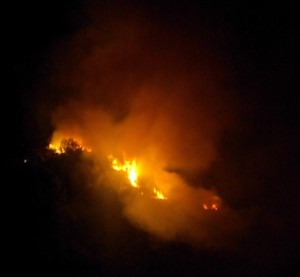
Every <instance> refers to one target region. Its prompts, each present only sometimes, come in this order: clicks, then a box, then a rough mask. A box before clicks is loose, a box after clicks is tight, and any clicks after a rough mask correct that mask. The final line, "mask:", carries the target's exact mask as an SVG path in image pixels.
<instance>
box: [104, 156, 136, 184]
mask: <svg viewBox="0 0 300 277" xmlns="http://www.w3.org/2000/svg"><path fill="white" fill-rule="evenodd" d="M108 159H109V160H111V161H112V168H113V169H114V170H116V171H123V172H126V173H127V176H128V179H129V181H130V184H131V185H132V186H133V187H135V188H138V187H139V186H138V184H137V179H138V172H137V166H136V161H135V160H132V161H129V160H125V162H124V163H120V162H119V161H118V160H117V159H116V158H114V157H113V156H112V155H109V156H108Z"/></svg>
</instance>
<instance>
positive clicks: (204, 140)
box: [51, 12, 237, 244]
mask: <svg viewBox="0 0 300 277" xmlns="http://www.w3.org/2000/svg"><path fill="white" fill-rule="evenodd" d="M109 15H110V18H109V19H107V18H106V19H107V21H105V22H104V21H101V20H99V22H100V23H99V22H98V21H97V20H94V21H93V24H92V26H89V27H85V28H83V29H82V30H81V31H80V32H79V33H78V34H76V35H75V36H74V37H73V38H72V39H70V40H69V41H68V42H66V43H64V44H63V45H62V46H61V48H60V49H59V51H58V52H59V54H58V55H56V56H55V57H56V58H55V59H54V69H55V72H56V73H55V74H53V75H51V80H52V81H53V85H52V86H53V89H55V90H56V91H58V92H59V93H61V95H62V96H61V99H60V100H61V102H60V103H59V105H58V107H57V108H56V110H55V112H54V113H53V124H54V126H55V131H54V138H56V137H64V136H66V137H75V138H78V139H80V141H81V142H82V144H83V145H86V146H88V147H89V148H91V149H92V153H91V155H92V157H93V158H94V159H95V160H96V161H99V164H100V163H102V162H103V161H105V160H106V159H107V157H108V155H112V157H115V158H116V159H117V160H120V159H122V157H123V155H126V156H127V157H129V159H130V160H133V159H136V161H137V165H138V166H139V176H141V178H142V180H141V182H142V183H143V184H144V186H145V187H147V186H149V187H151V188H152V190H153V192H154V193H157V196H159V195H160V194H159V193H161V195H164V196H166V198H167V200H166V201H159V200H158V199H154V198H151V197H147V195H141V194H140V193H137V194H135V193H133V194H120V197H121V199H122V202H123V203H124V214H125V215H126V216H127V217H128V219H129V220H130V221H131V222H132V223H133V224H135V225H136V226H138V227H140V228H142V229H144V230H146V231H149V232H151V233H153V234H155V235H157V236H159V237H162V238H165V239H180V240H185V241H196V242H203V241H206V242H207V243H208V244H213V243H212V241H217V240H219V242H220V241H221V240H222V239H221V237H222V233H224V234H225V233H226V236H227V237H228V234H229V233H231V232H234V230H235V228H236V227H237V226H236V225H237V222H236V216H235V215H234V213H233V212H232V211H231V210H230V209H229V208H227V207H226V203H224V201H222V199H221V197H220V195H218V191H217V185H216V187H213V188H209V189H208V188H205V185H206V184H204V183H202V181H201V180H200V179H199V180H196V183H195V182H194V183H193V184H191V183H190V182H189V181H188V180H189V178H188V177H189V176H191V175H195V174H198V175H199V174H201V173H203V172H205V171H206V170H207V169H209V167H210V166H211V165H212V163H213V162H214V161H215V160H217V159H218V153H217V148H216V146H217V143H218V140H219V138H220V136H221V134H222V131H223V130H225V129H226V128H227V127H230V125H231V124H232V122H233V118H234V105H233V91H231V90H230V89H228V87H225V85H224V84H225V83H226V82H227V83H228V82H230V81H231V80H230V78H231V77H230V70H229V68H226V66H225V64H226V57H224V56H223V54H224V53H222V51H221V52H220V51H218V50H217V49H218V47H217V46H216V45H218V40H217V38H213V36H211V35H210V36H209V35H207V34H208V33H209V30H207V29H206V28H204V27H203V30H201V35H200V34H199V33H198V34H197V36H196V37H195V36H194V35H193V34H192V32H190V33H189V34H187V35H186V34H185V31H183V30H176V28H174V29H173V28H172V27H171V26H164V24H163V22H157V21H155V20H154V19H151V18H149V15H148V18H143V15H142V13H137V14H135V13H134V12H131V13H129V14H127V15H126V16H124V17H123V16H120V15H118V16H114V15H113V13H109ZM101 24H102V25H101ZM166 25H168V24H166ZM115 163H116V162H115ZM115 166H116V164H115ZM126 170H127V169H126ZM126 170H123V171H126ZM96 171H97V169H96ZM99 174H100V173H99ZM107 174H116V172H115V171H113V170H111V171H109V173H107ZM99 180H103V178H101V176H100V178H99ZM108 182H109V181H108ZM99 183H100V181H99ZM135 184H136V183H135ZM149 184H150V185H149ZM98 185H102V184H98ZM154 189H155V191H154ZM158 198H159V197H158ZM219 242H218V243H219ZM216 244H217V243H216Z"/></svg>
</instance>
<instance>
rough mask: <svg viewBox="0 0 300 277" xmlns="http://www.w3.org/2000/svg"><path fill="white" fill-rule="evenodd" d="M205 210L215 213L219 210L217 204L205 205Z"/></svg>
mask: <svg viewBox="0 0 300 277" xmlns="http://www.w3.org/2000/svg"><path fill="white" fill-rule="evenodd" d="M203 209H204V210H213V211H217V210H219V208H218V206H217V204H211V205H208V204H203Z"/></svg>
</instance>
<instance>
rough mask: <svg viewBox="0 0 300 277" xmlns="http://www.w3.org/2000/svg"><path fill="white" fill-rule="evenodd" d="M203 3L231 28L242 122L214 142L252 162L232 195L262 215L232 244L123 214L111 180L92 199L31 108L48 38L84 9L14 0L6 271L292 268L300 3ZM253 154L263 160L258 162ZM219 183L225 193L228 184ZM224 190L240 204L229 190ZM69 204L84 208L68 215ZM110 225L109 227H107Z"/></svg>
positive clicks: (192, 272) (262, 271) (6, 102)
mask: <svg viewBox="0 0 300 277" xmlns="http://www.w3.org/2000/svg"><path fill="white" fill-rule="evenodd" d="M144 2H145V3H144V5H145V7H147V8H150V7H151V8H152V9H153V11H154V12H157V13H158V14H160V15H159V16H164V15H165V14H167V13H168V15H169V14H170V12H171V13H172V12H173V13H174V15H176V16H179V18H181V20H183V19H184V18H185V15H184V13H185V12H187V11H189V12H192V13H193V14H194V15H195V14H196V15H197V11H198V9H199V7H200V5H199V4H198V6H197V5H196V4H194V3H192V1H188V2H185V4H184V6H183V7H181V5H180V4H171V2H172V1H166V2H164V4H158V3H159V1H154V2H153V5H152V4H151V5H150V4H149V3H147V2H146V1H144ZM195 2H196V1H195ZM208 2H210V4H202V6H203V7H205V10H206V11H208V12H210V13H211V14H213V15H214V16H216V18H218V19H221V20H223V21H225V22H226V23H227V24H228V25H229V26H230V27H231V28H232V30H233V32H234V34H235V35H234V41H233V43H232V54H231V58H232V63H233V64H234V67H235V69H236V72H237V76H238V78H239V80H238V84H239V91H240V97H241V99H242V100H243V105H244V106H243V107H244V109H243V110H244V111H243V113H242V118H241V124H240V128H239V129H238V130H236V131H235V133H231V134H228V136H227V137H224V139H223V141H222V143H224V145H225V146H228V147H221V149H222V155H224V156H225V157H226V156H230V157H231V162H232V165H233V166H234V165H237V164H239V160H240V159H241V157H244V158H242V160H243V162H244V166H245V168H243V167H242V166H241V165H239V166H240V167H241V168H239V169H240V171H241V172H245V174H246V176H247V177H246V176H245V177H244V178H245V179H247V178H250V179H251V176H252V174H253V175H255V174H256V173H253V172H257V170H258V171H260V173H259V178H260V180H261V182H262V184H263V188H262V189H260V190H259V191H251V189H249V191H248V193H247V195H248V198H247V197H245V196H244V195H245V194H244V193H241V194H239V191H237V194H236V197H237V198H238V197H239V195H241V197H243V201H244V202H243V203H248V205H249V206H251V205H254V206H255V205H257V206H259V207H264V208H266V209H270V210H271V212H270V213H271V214H273V216H274V218H272V219H270V221H269V222H268V223H266V222H265V219H266V218H265V217H264V216H261V218H258V219H257V221H256V225H255V226H254V227H253V230H251V232H250V234H249V238H248V240H247V241H246V242H244V244H243V246H241V248H242V249H241V251H240V254H232V253H231V254H230V253H226V252H224V253H214V252H210V251H204V250H202V251H200V250H195V249H192V248H191V247H189V246H187V245H183V244H177V243H168V244H164V243H161V242H159V241H158V240H157V239H155V238H152V237H149V235H147V234H145V233H144V232H142V231H139V230H137V229H135V228H134V227H132V226H131V225H130V224H129V223H127V221H126V220H125V219H124V218H123V217H122V216H121V208H120V203H119V202H118V199H117V197H116V195H114V193H113V191H111V190H110V189H109V188H105V187H104V188H102V189H99V192H98V193H99V195H106V197H107V195H109V201H107V200H105V199H107V198H105V197H103V199H102V200H103V201H102V202H101V201H99V200H96V199H95V196H94V195H93V194H92V193H91V192H89V191H88V190H86V189H83V188H82V187H81V184H82V183H83V179H84V178H86V176H85V173H84V169H82V167H81V166H80V164H81V157H80V153H79V154H78V153H77V154H76V153H75V154H74V153H71V154H70V155H75V158H72V159H71V158H70V157H68V156H67V157H65V158H61V157H60V158H52V159H45V157H47V154H45V152H43V150H41V149H44V147H45V146H46V145H47V143H48V141H49V136H50V135H51V131H52V129H51V126H40V119H39V118H37V117H36V114H35V111H34V109H33V108H32V107H33V106H34V103H35V102H36V99H37V98H38V96H37V95H36V92H35V86H36V85H37V83H38V82H39V80H40V79H41V78H43V72H41V70H40V69H41V68H44V66H45V62H46V61H47V59H48V55H49V53H50V49H51V47H52V46H53V45H54V44H55V43H56V42H57V41H60V40H62V39H64V38H65V37H67V36H69V35H71V34H72V33H74V32H76V30H77V29H78V28H79V27H80V26H81V25H82V24H85V22H86V20H87V19H86V18H85V17H84V15H83V14H82V12H81V9H80V7H81V2H80V1H64V2H62V3H61V1H41V2H39V3H38V4H37V3H35V2H33V1H26V2H23V1H22V2H21V1H20V3H18V2H17V3H11V4H9V7H8V9H7V10H6V9H5V11H4V13H6V12H7V13H8V14H9V16H8V18H7V19H6V22H5V29H6V32H7V33H8V36H7V37H6V38H5V39H4V41H5V42H4V44H5V45H6V46H8V49H7V51H6V52H4V53H3V55H4V56H5V57H4V58H5V60H6V59H8V70H6V71H7V72H8V77H7V78H5V80H4V82H5V83H7V84H8V85H6V86H4V87H5V89H4V92H3V94H2V95H3V96H2V99H3V102H2V103H3V107H2V109H3V111H4V108H5V109H6V110H5V111H4V112H3V115H2V120H3V123H4V124H3V126H5V129H4V130H6V131H5V132H4V134H5V135H2V137H3V139H4V144H3V149H2V153H1V160H2V162H3V164H4V173H7V176H8V178H7V179H6V181H4V182H3V186H4V187H7V188H8V194H4V195H3V196H4V197H3V198H5V200H8V202H9V203H8V204H5V207H4V209H3V211H4V213H5V214H6V215H8V219H9V221H8V224H5V225H4V229H8V234H9V236H8V239H7V242H8V245H9V247H8V250H7V252H8V253H7V255H6V256H7V257H8V258H9V262H10V263H9V270H10V271H11V272H13V271H15V270H21V272H22V275H23V274H25V273H28V274H29V275H30V276H54V275H56V276H57V275H58V274H61V275H65V276H102V275H103V276H120V275H125V276H160V275H161V276H221V275H222V276H295V274H292V271H293V270H296V271H298V272H299V265H298V257H297V255H298V253H299V245H300V244H299V241H300V240H299V239H300V237H299V233H300V232H299V231H300V230H299V227H300V224H299V215H298V214H299V213H298V211H299V208H300V205H299V200H300V199H299V146H298V142H299V132H298V121H299V96H298V95H299V85H298V84H299V80H298V75H299V74H298V72H299V69H297V63H296V56H297V54H298V53H299V10H298V8H297V7H296V3H295V4H287V3H283V2H282V3H281V4H278V3H275V2H274V3H272V5H270V4H267V3H262V2H261V3H260V4H254V3H253V2H252V1H246V2H245V1H244V2H240V1H208ZM169 6H172V8H169ZM45 97H46V96H45ZM230 142H233V143H230ZM229 145H234V147H233V146H229ZM245 145H247V146H246V147H245ZM245 148H246V149H245ZM41 153H42V154H41ZM252 154H253V155H252ZM76 155H77V156H76ZM25 158H26V159H28V161H29V162H28V163H24V159H25ZM262 161H263V162H264V164H267V168H266V169H263V170H262V169H261V168H260V166H259V165H260V164H261V162H262ZM245 164H246V165H245ZM230 167H231V165H228V168H227V169H228V170H230ZM73 168H80V169H81V170H82V171H81V170H78V171H77V172H78V173H77V174H78V176H77V178H75V179H74V178H71V177H70V176H71V174H70V172H71V171H73ZM224 170H225V169H224ZM4 175H6V174H4ZM84 180H85V179H84ZM223 194H224V197H225V198H226V191H224V192H223ZM229 198H230V197H229V196H228V201H231V203H232V205H233V206H234V205H236V206H239V204H240V202H239V201H238V199H234V197H232V198H233V199H229ZM100 199H101V197H100ZM74 205H75V206H76V207H77V208H76V210H77V211H78V210H80V211H81V212H76V213H75V214H72V212H70V211H69V210H72V208H74ZM95 210H97V212H96V211H95ZM98 211H101V212H100V214H97V213H98ZM106 211H110V214H109V216H107V214H106ZM95 217H99V219H98V220H97V224H94V222H95ZM107 217H109V218H107ZM277 218H278V220H277ZM113 219H114V220H113ZM260 221H261V222H260ZM92 223H93V224H92ZM109 225H112V226H114V228H113V230H114V231H113V232H112V233H110V231H111V226H110V227H108V226H109ZM120 230H122V232H121V231H120ZM108 231H109V232H108ZM95 234H97V236H96V235H95ZM5 240H6V239H5ZM8 275H9V276H11V275H13V274H8ZM296 275H297V274H296Z"/></svg>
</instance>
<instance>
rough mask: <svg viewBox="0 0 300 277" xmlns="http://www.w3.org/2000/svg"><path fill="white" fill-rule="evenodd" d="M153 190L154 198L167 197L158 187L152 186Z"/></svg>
mask: <svg viewBox="0 0 300 277" xmlns="http://www.w3.org/2000/svg"><path fill="white" fill-rule="evenodd" d="M153 192H154V195H155V196H154V198H156V199H162V200H164V199H167V197H165V196H164V195H163V193H162V192H161V191H159V190H158V189H156V188H153Z"/></svg>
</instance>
